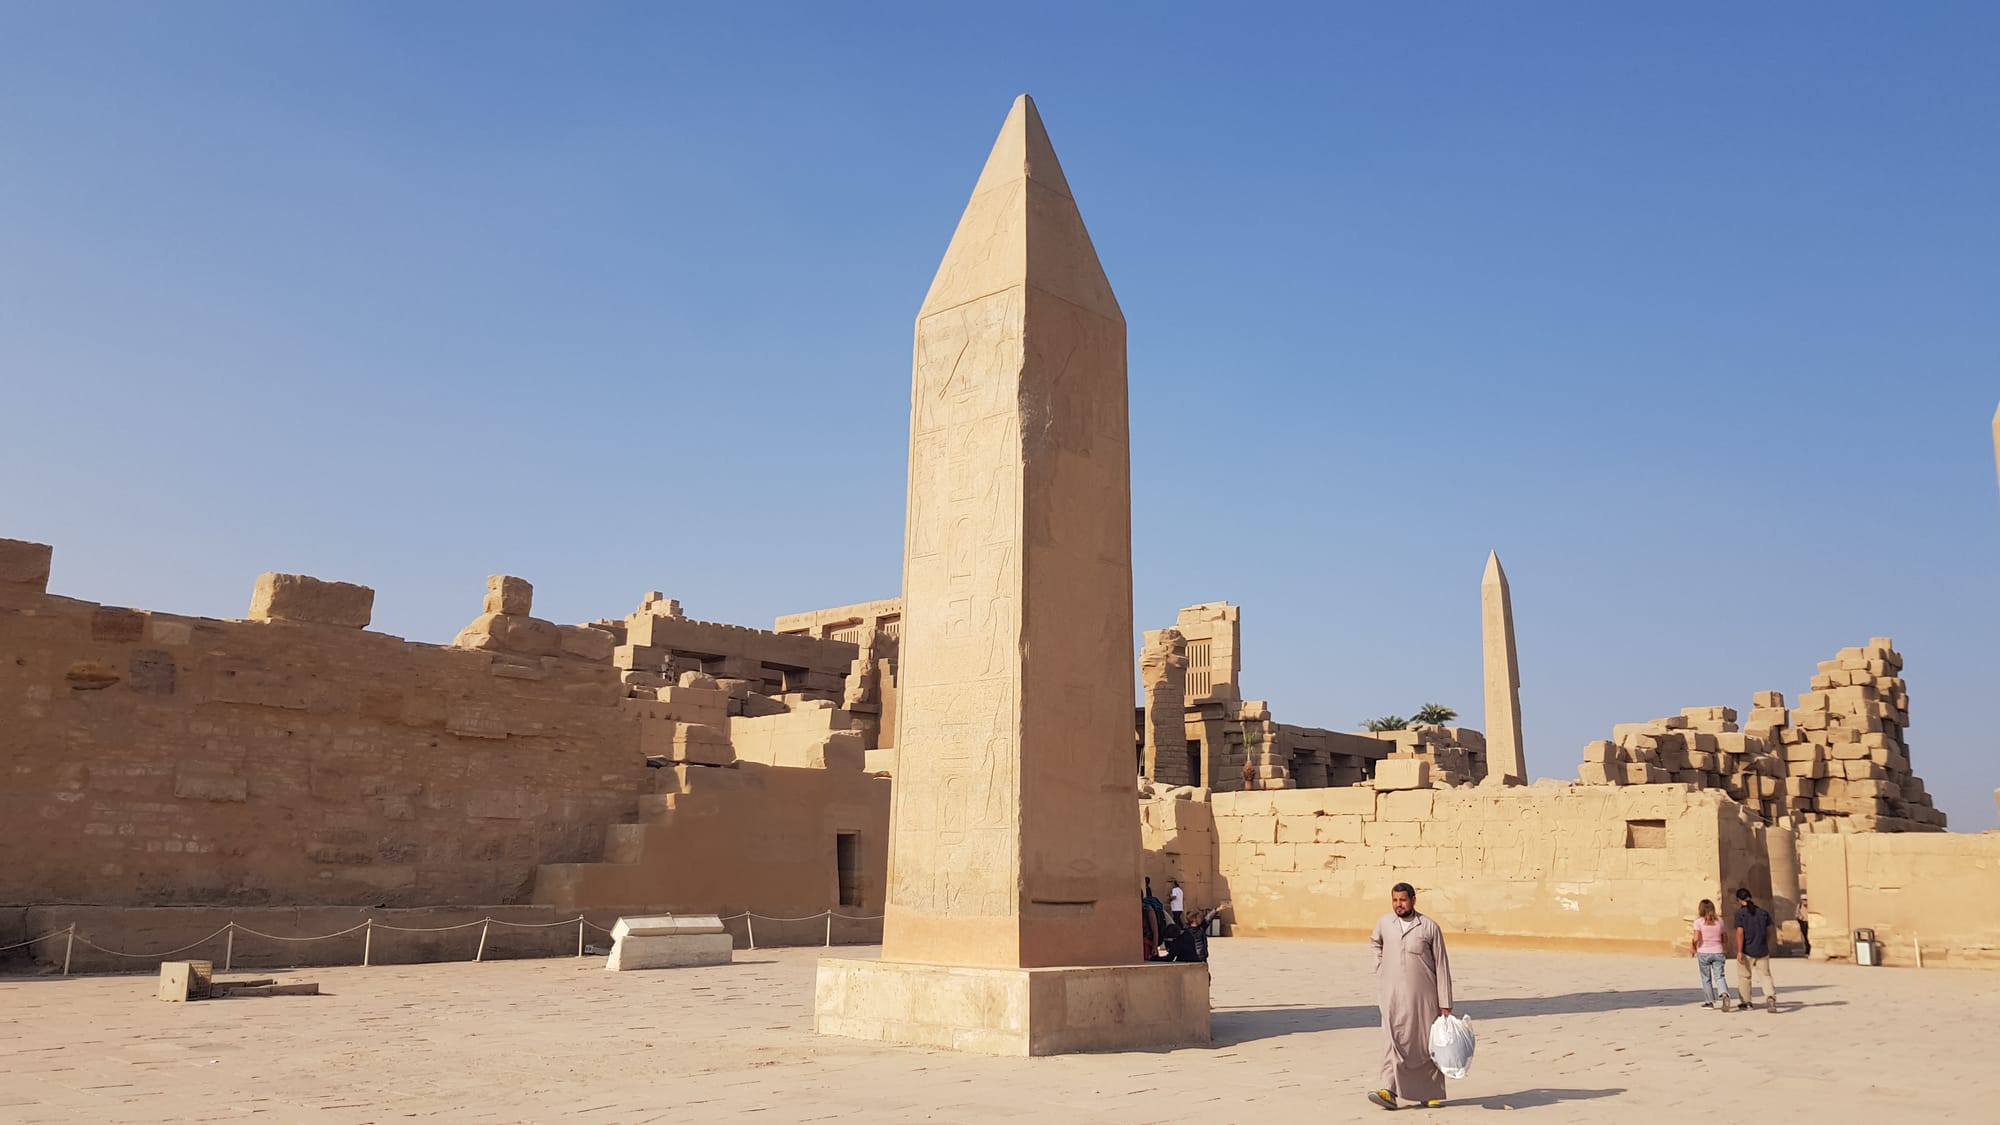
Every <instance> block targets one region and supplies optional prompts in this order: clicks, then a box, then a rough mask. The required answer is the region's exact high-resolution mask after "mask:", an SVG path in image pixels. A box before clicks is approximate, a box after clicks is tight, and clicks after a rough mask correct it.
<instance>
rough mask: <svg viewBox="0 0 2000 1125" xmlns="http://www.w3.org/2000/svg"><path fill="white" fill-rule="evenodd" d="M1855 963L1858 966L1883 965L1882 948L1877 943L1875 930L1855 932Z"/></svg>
mask: <svg viewBox="0 0 2000 1125" xmlns="http://www.w3.org/2000/svg"><path fill="white" fill-rule="evenodd" d="M1854 963H1855V964H1857V965H1880V964H1881V963H1882V947H1881V946H1880V945H1878V944H1876V942H1875V931H1874V930H1856V931H1854Z"/></svg>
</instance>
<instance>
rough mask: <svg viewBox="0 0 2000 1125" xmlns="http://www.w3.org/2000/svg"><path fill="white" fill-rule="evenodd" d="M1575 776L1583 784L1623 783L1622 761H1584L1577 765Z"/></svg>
mask: <svg viewBox="0 0 2000 1125" xmlns="http://www.w3.org/2000/svg"><path fill="white" fill-rule="evenodd" d="M1576 778H1577V780H1578V781H1580V782H1582V783H1583V784H1585V785H1623V784H1625V765H1624V763H1622V762H1585V763H1583V764H1582V765H1581V766H1578V767H1577V770H1576Z"/></svg>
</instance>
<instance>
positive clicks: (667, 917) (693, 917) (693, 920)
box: [611, 914, 727, 940]
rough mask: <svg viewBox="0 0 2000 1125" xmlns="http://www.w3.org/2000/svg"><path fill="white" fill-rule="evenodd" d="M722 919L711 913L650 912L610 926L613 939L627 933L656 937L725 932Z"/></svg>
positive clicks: (621, 920)
mask: <svg viewBox="0 0 2000 1125" xmlns="http://www.w3.org/2000/svg"><path fill="white" fill-rule="evenodd" d="M725 932H727V931H725V930H724V929H723V928H722V919H721V918H719V917H717V916H715V915H713V914H651V915H646V916H644V917H640V918H620V919H618V924H617V925H615V926H613V927H611V937H612V939H613V940H616V939H618V938H622V937H624V936H626V935H628V934H630V935H632V936H634V937H656V936H659V935H662V934H720V933H725Z"/></svg>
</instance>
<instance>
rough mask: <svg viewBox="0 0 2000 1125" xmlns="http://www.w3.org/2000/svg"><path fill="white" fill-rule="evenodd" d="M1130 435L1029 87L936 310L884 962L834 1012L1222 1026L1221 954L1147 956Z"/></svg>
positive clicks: (1103, 283)
mask: <svg viewBox="0 0 2000 1125" xmlns="http://www.w3.org/2000/svg"><path fill="white" fill-rule="evenodd" d="M1130 446H1131V442H1130V436H1129V433H1128V431H1127V417H1126V387H1125V317H1124V314H1123V313H1122V312H1121V311H1120V310H1119V307H1118V301H1117V298H1115V297H1113V296H1112V293H1111V285H1110V283H1109V282H1108V281H1107V280H1106V279H1105V276H1104V270H1103V268H1102V267H1101V266H1100V265H1099V264H1098V261H1097V252H1096V250H1095V249H1094V248H1093V247H1092V245H1091V242H1090V235H1089V234H1088V233H1087V232H1086V231H1085V230H1084V226H1083V218H1082V216H1081V215H1080V214H1078V212H1077V207H1076V201H1075V200H1074V199H1073V198H1071V196H1070V189H1069V183H1068V182H1067V180H1065V178H1064V176H1063V171H1062V166H1061V165H1060V164H1058V163H1057V161H1056V155H1055V150H1054V148H1052V147H1051V146H1050V144H1049V137H1048V134H1047V133H1046V132H1045V131H1044V130H1043V128H1042V120H1041V116H1040V114H1038V113H1037V112H1036V111H1035V103H1034V102H1033V101H1031V100H1029V99H1028V97H1027V96H1026V95H1023V96H1022V97H1021V98H1019V99H1018V100H1016V101H1015V103H1014V107H1013V109H1012V111H1011V112H1010V113H1009V114H1008V115H1007V121H1006V123H1005V124H1004V125H1003V126H1002V127H1001V130H1000V137H999V139H998V140H997V141H995V142H994V145H993V151H992V154H991V155H990V156H988V157H987V160H986V167H985V170H984V171H983V172H982V173H981V174H980V177H979V182H978V184H977V185H976V186H975V187H974V188H973V191H972V199H971V201H970V202H968V203H967V204H966V208H965V213H964V215H963V216H962V217H961V218H960V219H959V222H958V231H957V233H956V234H954V235H953V236H952V240H951V246H950V248H949V249H947V250H946V251H945V255H944V261H943V263H942V264H941V265H939V267H938V271H937V275H936V277H935V279H934V280H933V281H932V282H931V288H930V293H929V294H928V295H927V296H926V297H925V298H924V303H923V308H922V309H921V311H919V312H918V314H917V329H916V358H915V364H914V373H913V378H912V390H911V404H910V481H909V509H908V523H907V526H906V529H905V536H904V552H903V631H902V639H901V642H900V645H901V654H900V657H901V666H900V673H899V684H898V692H899V695H898V700H897V715H898V719H897V726H898V729H897V732H896V740H895V741H896V748H897V769H896V784H895V788H894V796H893V798H892V800H893V805H892V812H891V823H890V831H889V893H888V902H887V904H886V909H885V914H886V917H885V918H884V921H883V926H882V959H881V960H880V961H859V960H842V959H828V960H824V961H822V962H820V970H819V983H818V990H819V991H818V996H817V998H816V1005H815V1012H816V1016H815V1027H816V1028H817V1029H818V1030H820V1031H822V1032H826V1033H830V1034H836V1035H850V1036H856V1037H860V1038H869V1039H892V1040H898V1041H903V1042H914V1043H925V1044H931V1045H936V1046H945V1047H955V1048H958V1049H961V1050H974V1051H988V1052H993V1053H1001V1054H1048V1053H1053V1052H1058V1051H1072V1050H1101V1049H1112V1048H1121V1047H1124V1048H1129V1047H1139V1046H1161V1045H1168V1044H1174V1043H1188V1042H1202V1041H1206V1040H1207V1039H1208V1033H1209V1009H1208V982H1207V976H1206V973H1205V972H1201V973H1180V972H1170V973H1161V972H1159V971H1158V970H1159V969H1160V968H1162V967H1165V966H1160V965H1146V964H1142V963H1140V962H1141V961H1142V956H1143V949H1142V947H1141V946H1142V943H1141V941H1140V937H1139V935H1140V928H1139V925H1138V922H1139V914H1138V896H1139V894H1140V893H1141V892H1140V887H1141V874H1140V871H1141V868H1140V856H1141V851H1140V843H1139V824H1138V820H1137V818H1136V816H1135V815H1134V812H1133V808H1134V805H1133V801H1134V799H1135V797H1134V789H1133V786H1134V770H1133V763H1132V733H1133V732H1132V480H1131V448H1130ZM1188 968H1194V969H1201V968H1202V966H1199V965H1190V966H1188ZM1114 1013H1115V1016H1114ZM1107 1017H1113V1018H1107Z"/></svg>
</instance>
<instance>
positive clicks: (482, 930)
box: [472, 918, 493, 961]
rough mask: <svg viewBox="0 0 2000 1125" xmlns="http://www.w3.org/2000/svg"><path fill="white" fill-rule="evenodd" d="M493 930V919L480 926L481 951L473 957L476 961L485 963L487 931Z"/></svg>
mask: <svg viewBox="0 0 2000 1125" xmlns="http://www.w3.org/2000/svg"><path fill="white" fill-rule="evenodd" d="M492 928H493V919H491V918H488V919H486V920H485V921H483V922H481V923H480V924H479V950H478V952H476V953H474V954H473V955H472V959H473V960H474V961H484V960H485V959H486V931H488V930H490V929H492Z"/></svg>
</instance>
